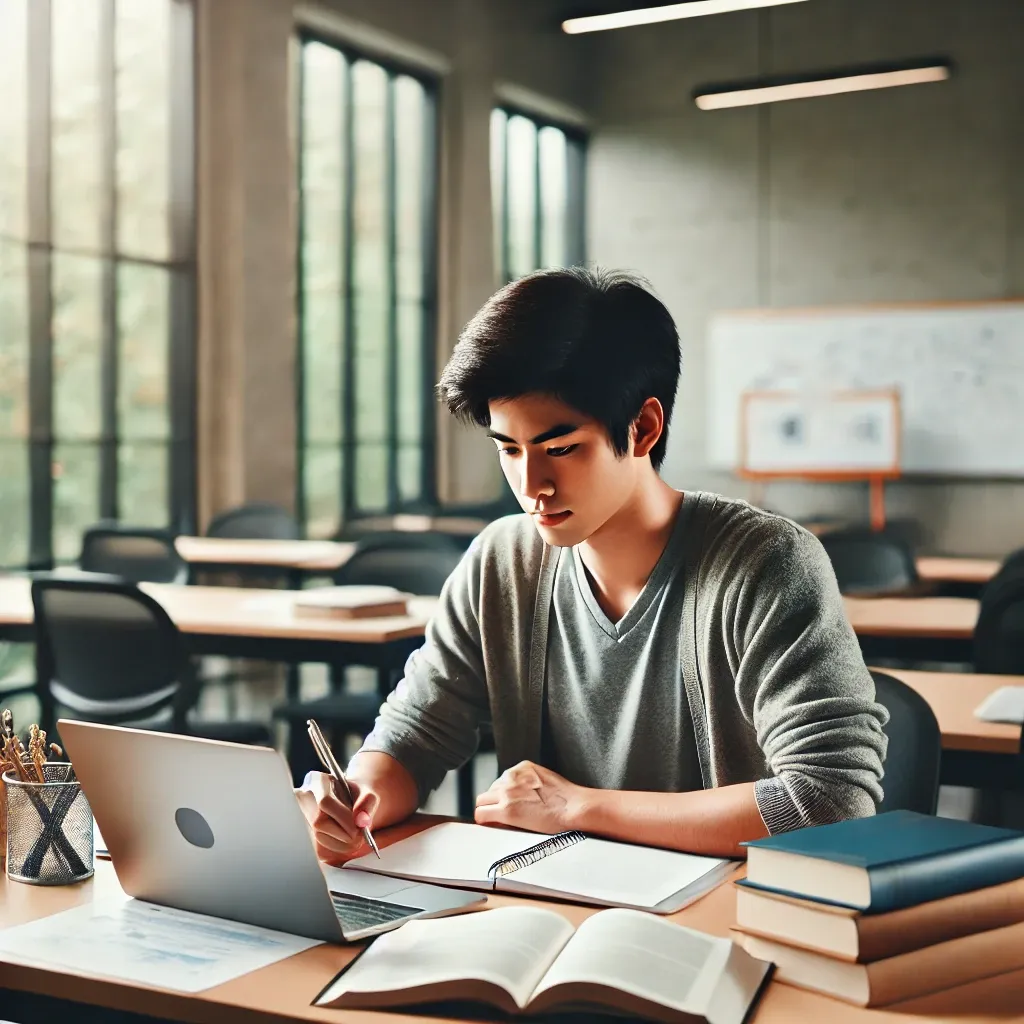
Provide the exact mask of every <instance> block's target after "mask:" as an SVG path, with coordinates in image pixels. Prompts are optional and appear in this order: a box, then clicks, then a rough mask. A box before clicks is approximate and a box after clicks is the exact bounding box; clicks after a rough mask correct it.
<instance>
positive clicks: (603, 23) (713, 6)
mask: <svg viewBox="0 0 1024 1024" xmlns="http://www.w3.org/2000/svg"><path fill="white" fill-rule="evenodd" d="M803 2H804V0H690V2H689V3H685V4H667V5H665V6H663V7H644V8H643V9H641V10H639V11H619V12H617V13H616V14H595V15H592V16H591V17H589V18H570V19H569V20H568V21H563V22H562V31H563V32H568V33H569V34H570V35H576V34H578V33H580V32H605V31H607V30H608V29H612V28H632V27H633V26H634V25H654V24H655V23H657V22H659V21H677V20H679V19H680V18H700V17H703V16H704V15H706V14H728V13H729V12H730V11H750V10H754V9H755V8H758V7H778V6H780V5H781V4H799V3H803Z"/></svg>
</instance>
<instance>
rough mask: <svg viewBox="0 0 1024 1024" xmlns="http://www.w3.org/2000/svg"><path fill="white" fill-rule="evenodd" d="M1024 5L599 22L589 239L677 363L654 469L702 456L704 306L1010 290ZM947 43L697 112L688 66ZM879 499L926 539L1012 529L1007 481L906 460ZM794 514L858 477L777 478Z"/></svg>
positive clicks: (1022, 516) (1019, 248)
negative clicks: (668, 337)
mask: <svg viewBox="0 0 1024 1024" xmlns="http://www.w3.org/2000/svg"><path fill="white" fill-rule="evenodd" d="M1022 38H1024V5H1021V4H1019V3H1017V2H1015V0H973V2H971V3H969V4H968V3H963V2H962V0H898V2H897V0H813V2H811V3H806V4H795V5H792V6H786V7H780V8H777V9H774V10H767V11H764V12H760V13H756V12H745V13H739V14H732V15H723V16H719V17H709V18H700V19H694V20H692V21H681V22H675V23H671V24H667V25H661V26H653V27H649V28H637V29H630V30H627V31H622V32H614V33H607V34H602V36H600V37H598V36H595V37H594V39H593V42H592V43H591V44H590V45H591V47H592V52H591V57H590V60H589V64H590V66H591V67H593V68H594V69H596V70H595V82H594V85H595V101H594V102H595V108H596V117H597V122H598V127H597V130H596V132H595V134H594V136H593V137H592V144H591V159H590V168H589V172H590V179H589V184H590V188H589V203H588V207H589V209H588V225H589V242H590V248H589V255H590V257H591V258H592V259H594V260H596V261H598V262H601V263H603V264H606V265H612V266H625V267H631V268H634V269H636V270H639V271H640V272H642V273H644V274H646V275H647V276H648V277H649V278H650V280H651V281H652V283H653V284H654V285H655V287H656V289H657V290H658V291H659V293H660V294H661V295H662V297H663V298H664V299H665V301H666V302H667V304H668V306H669V308H670V309H671V311H672V313H673V314H674V315H675V317H676V319H677V321H678V323H679V326H680V330H681V334H682V337H683V356H684V371H683V374H684V376H683V385H682V389H681V394H680V398H679V407H678V412H677V414H676V417H675V421H674V431H673V434H672V437H671V441H670V444H669V450H668V457H667V461H666V469H665V473H666V476H667V478H668V479H669V480H670V481H671V482H672V483H673V484H675V485H677V486H682V487H708V488H711V489H715V490H719V491H723V492H726V493H738V494H744V493H746V486H745V485H744V484H742V483H740V482H737V481H735V480H733V479H732V478H730V477H728V476H723V475H720V474H715V473H713V472H711V471H709V470H708V469H707V468H706V466H705V464H704V447H705V438H704V394H703V390H704V389H703V380H704V369H705V352H704V329H705V324H706V322H707V318H708V316H709V315H710V314H712V313H713V312H714V311H715V310H717V309H723V308H736V307H748V306H790V305H819V304H830V303H861V302H880V301H901V300H926V301H929V300H944V299H992V298H1002V297H1008V296H1019V295H1021V294H1024V174H1022V172H1021V167H1022V165H1024V120H1022V117H1021V114H1022V106H1024V103H1022V99H1024V62H1022V61H1021V58H1020V40H1021V39H1022ZM936 53H940V54H941V53H948V54H950V55H951V56H952V57H953V58H954V60H956V62H957V64H958V71H957V74H956V76H955V78H954V79H953V80H952V81H950V82H948V83H944V84H941V85H929V86H920V87H913V88H906V89H896V90H889V91H883V92H873V93H859V94H851V95H847V96H838V97H832V98H827V99H816V100H809V101H801V102H794V103H783V104H777V105H774V106H771V107H761V108H747V109H738V110H729V111H717V112H702V111H699V110H697V108H696V107H695V106H694V105H693V102H692V100H691V99H690V94H691V91H692V89H693V87H694V86H695V85H697V84H699V83H702V82H709V81H716V80H717V81H722V80H728V79H734V78H743V77H747V76H751V75H755V74H758V73H764V72H770V71H778V72H783V71H799V70H808V69H814V68H821V67H830V66H840V65H844V64H853V63H857V62H863V61H869V60H885V59H897V58H900V57H912V56H921V55H928V54H936ZM887 493H888V507H889V511H890V514H891V515H893V516H899V517H911V518H914V519H916V520H919V521H920V522H921V524H922V525H923V527H924V530H925V543H927V544H928V545H929V546H931V547H934V548H936V549H939V550H948V551H954V552H962V553H971V552H977V553H992V554H1001V553H1004V552H1005V551H1007V550H1009V549H1010V548H1013V547H1018V546H1020V545H1022V544H1024V483H1014V482H998V481H980V482H979V481H956V480H928V481H923V480H918V481H902V482H899V483H897V484H894V485H891V486H890V487H889V489H888V492H887ZM764 501H765V504H767V505H769V506H771V507H773V508H777V509H779V510H781V511H783V512H785V513H787V514H790V515H797V516H800V515H807V514H810V513H813V512H830V513H835V514H844V515H857V516H863V515H864V514H865V512H866V494H865V489H864V488H863V487H861V486H859V485H834V486H828V485H813V486H810V485H798V484H792V485H791V484H773V485H772V486H771V487H769V488H768V489H767V492H766V493H765V495H764Z"/></svg>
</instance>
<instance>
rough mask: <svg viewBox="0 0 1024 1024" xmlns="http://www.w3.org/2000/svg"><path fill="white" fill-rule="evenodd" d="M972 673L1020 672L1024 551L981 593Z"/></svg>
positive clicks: (1008, 561) (1022, 662) (1023, 630)
mask: <svg viewBox="0 0 1024 1024" xmlns="http://www.w3.org/2000/svg"><path fill="white" fill-rule="evenodd" d="M974 671H975V672H992V673H997V674H1000V675H1002V674H1007V675H1019V674H1021V673H1024V550H1021V551H1015V552H1014V553H1013V554H1011V555H1010V556H1009V557H1008V558H1007V559H1006V560H1005V561H1004V562H1003V565H1002V567H1001V568H1000V570H999V572H997V573H996V574H995V576H993V577H992V579H991V580H989V582H988V584H987V585H986V586H985V589H984V590H983V591H982V592H981V605H980V608H979V611H978V621H977V623H976V624H975V626H974Z"/></svg>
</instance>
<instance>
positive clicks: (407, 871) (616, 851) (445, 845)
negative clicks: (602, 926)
mask: <svg viewBox="0 0 1024 1024" xmlns="http://www.w3.org/2000/svg"><path fill="white" fill-rule="evenodd" d="M345 866H346V868H354V869H356V870H358V871H372V872H375V873H377V874H382V875H393V876H395V877H398V878H408V879H411V880H413V881H416V882H432V883H434V884H435V885H453V886H458V887H459V888H463V889H485V890H487V891H495V892H509V893H518V894H520V895H524V896H548V897H554V898H557V899H563V900H571V901H575V902H578V903H590V904H595V905H597V906H605V907H633V908H635V909H637V910H651V911H654V912H655V913H660V914H671V913H673V912H674V911H676V910H679V908H680V907H684V906H686V904H687V903H692V902H693V901H694V900H696V899H699V898H700V897H701V896H703V895H704V894H705V893H706V892H708V891H710V890H711V889H713V888H714V887H715V886H717V885H718V884H719V883H720V882H722V881H723V880H724V879H725V878H726V876H727V875H728V874H729V873H730V872H731V871H732V870H733V869H734V868H735V867H736V864H735V862H734V861H730V860H721V859H719V858H717V857H697V856H694V855H692V854H687V853H677V852H675V851H674V850H661V849H656V848H654V847H651V846H631V845H629V844H627V843H615V842H611V841H610V840H606V839H594V838H592V837H589V836H585V835H584V834H583V833H582V832H562V833H559V834H558V835H556V836H547V835H542V834H540V833H537V832H520V831H517V830H514V829H503V828H492V827H489V826H487V825H470V824H466V823H463V822H456V821H446V822H443V823H442V824H440V825H434V826H432V827H431V828H428V829H424V830H423V831H422V832H417V833H416V835H413V836H409V837H408V838H407V839H401V840H399V841H398V842H397V843H393V844H392V845H391V846H388V847H387V848H386V849H383V850H381V851H380V859H379V860H378V859H377V858H376V857H375V856H374V855H373V854H369V855H367V856H365V857H357V858H356V859H355V860H350V861H349V862H348V863H347V864H346V865H345Z"/></svg>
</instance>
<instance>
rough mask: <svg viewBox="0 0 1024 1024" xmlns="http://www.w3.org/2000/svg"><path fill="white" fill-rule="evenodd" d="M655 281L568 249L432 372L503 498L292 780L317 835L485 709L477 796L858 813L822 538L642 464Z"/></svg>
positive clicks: (718, 847) (874, 722)
mask: <svg viewBox="0 0 1024 1024" xmlns="http://www.w3.org/2000/svg"><path fill="white" fill-rule="evenodd" d="M679 368H680V359H679V342H678V336H677V333H676V328H675V324H674V323H673V321H672V318H671V316H670V315H669V313H668V311H667V310H666V309H665V307H664V306H663V305H662V304H661V302H659V301H658V300H657V299H656V298H655V297H654V296H653V295H652V294H651V293H650V292H649V291H648V290H646V288H645V287H644V286H643V284H642V283H641V282H640V281H638V280H637V279H635V278H633V277H630V276H628V275H626V274H623V273H607V272H601V271H590V270H582V269H573V270H558V271H544V272H541V273H537V274H533V275H530V276H529V277H525V278H523V279H521V280H519V281H516V282H514V283H513V284H510V285H508V286H507V287H505V288H503V289H502V290H501V291H499V292H498V293H497V294H496V295H494V296H493V297H492V298H491V299H490V300H489V301H488V302H487V303H486V305H485V306H484V307H483V308H482V309H481V310H480V312H479V313H478V314H477V315H476V316H475V317H474V318H473V320H472V321H470V323H469V324H468V325H467V326H466V328H465V330H464V331H463V333H462V336H461V338H460V340H459V343H458V345H457V346H456V348H455V351H454V353H453V354H452V357H451V359H450V361H449V363H448V365H447V367H446V368H445V370H444V373H443V374H442V376H441V381H440V384H439V391H440V394H441V396H442V397H443V399H444V400H445V402H446V403H447V405H448V408H449V409H450V410H451V411H452V412H453V413H454V414H455V415H456V416H459V417H463V418H468V419H471V420H473V421H475V422H476V423H478V424H480V425H481V426H485V427H487V428H488V434H489V435H490V437H492V438H493V439H494V443H495V447H496V449H497V457H498V459H499V460H500V462H501V466H502V469H503V471H504V473H505V477H506V479H507V480H508V482H509V485H510V486H511V488H512V490H513V491H514V492H515V494H516V495H517V496H518V498H519V501H520V504H521V505H522V508H523V511H524V513H525V514H524V515H518V516H509V517H507V518H504V519H500V520H498V521H497V522H495V523H492V524H491V525H490V526H488V527H487V529H485V530H484V531H483V533H481V534H480V536H479V537H478V538H477V539H476V540H475V541H474V543H473V545H472V546H471V548H470V550H469V551H468V552H467V554H466V556H465V557H464V558H463V560H462V562H461V564H460V565H459V567H458V568H457V569H456V571H455V572H454V573H453V575H452V577H451V578H450V579H449V581H448V583H447V585H446V587H445V590H444V593H443V594H442V595H441V601H440V606H439V607H438V610H437V614H436V616H435V617H434V619H433V621H432V622H431V624H430V626H429V627H428V629H427V634H426V642H425V644H424V646H423V647H422V648H421V649H420V650H419V651H417V652H416V653H415V654H414V655H413V656H412V657H411V658H410V659H409V662H408V664H407V665H406V670H405V678H404V679H403V681H402V682H401V683H400V685H399V686H398V688H397V689H396V690H395V692H394V693H393V694H391V696H389V697H388V700H387V702H386V703H385V704H384V706H383V707H382V708H381V712H380V717H379V718H378V719H377V723H376V725H375V727H374V729H373V731H372V733H371V734H370V735H369V736H368V737H367V739H366V741H365V743H364V744H363V746H362V748H361V750H360V751H359V753H358V754H356V756H355V757H354V758H353V760H352V764H351V770H350V771H351V774H350V778H351V779H352V780H353V782H354V783H355V784H356V787H357V788H358V798H357V800H356V802H355V807H354V812H349V811H348V810H347V809H346V808H345V807H344V806H343V805H342V803H341V802H340V801H339V800H338V799H337V797H336V796H335V795H334V792H333V790H332V788H331V780H330V779H329V778H328V777H327V776H324V775H322V774H320V773H311V774H310V775H309V776H307V778H306V781H305V784H304V785H303V787H302V789H300V790H299V791H298V796H299V801H300V804H301V806H302V808H303V811H304V813H305V815H306V817H307V820H308V821H309V823H310V825H311V827H312V829H313V832H314V836H315V841H316V845H317V851H318V853H319V855H320V856H321V857H322V858H323V859H325V860H339V859H343V858H345V857H346V856H349V855H351V854H352V853H353V852H354V851H356V849H357V847H358V845H359V842H360V839H359V831H358V828H359V827H361V826H363V825H371V824H372V826H373V827H375V828H381V827H384V826H386V825H390V824H393V823H395V822H397V821H400V820H402V819H403V818H405V817H407V816H408V815H409V814H411V813H412V812H413V811H414V810H415V809H416V808H417V807H418V806H419V805H420V804H421V802H422V801H423V800H424V799H425V797H426V796H427V794H428V793H429V792H430V791H431V790H432V789H433V788H435V787H436V786H437V785H438V784H439V783H440V781H441V779H442V778H443V777H444V774H445V772H446V771H448V770H449V769H452V768H455V767H457V766H459V765H460V764H462V763H463V762H465V761H466V760H467V759H468V758H469V757H470V756H472V754H473V752H474V750H475V748H476V745H477V739H478V730H479V729H480V727H481V725H482V724H483V723H487V722H489V723H490V724H491V727H492V729H493V732H494V739H495V745H496V748H497V756H498V764H499V767H500V768H501V769H503V770H502V774H501V777H500V778H499V779H498V780H497V782H495V783H494V785H493V786H491V788H490V789H489V790H488V791H487V792H486V793H483V794H481V795H480V797H479V798H478V800H477V808H476V820H477V821H478V822H482V823H488V824H490V823H494V824H506V825H513V826H517V827H520V828H524V829H529V830H532V831H537V832H551V833H553V832H559V831H561V830H563V829H570V828H577V829H581V830H582V831H584V832H589V833H593V834H597V835H602V836H608V837H611V838H614V839H623V840H628V841H630V842H639V843H648V844H651V845H656V846H664V847H672V848H675V849H679V850H688V851H691V852H696V853H708V854H721V855H731V856H735V855H738V854H742V848H741V847H740V846H739V845H738V844H739V843H740V842H741V841H743V840H746V839H755V838H758V837H761V836H764V835H766V834H769V833H778V832H784V831H786V830H788V829H793V828H799V827H802V826H805V825H818V824H824V823H826V822H832V821H837V820H840V819H843V818H847V817H854V816H858V815H868V814H873V813H874V811H875V807H876V806H877V804H878V802H879V801H880V800H881V797H882V789H881V784H880V783H881V778H882V761H883V759H884V756H885V747H886V738H885V735H884V733H883V731H882V726H883V725H884V724H885V722H886V719H887V714H886V711H885V709H884V708H883V707H881V706H880V705H879V704H877V703H876V702H875V700H874V685H873V683H872V680H871V677H870V675H869V674H868V672H867V670H866V668H865V667H864V661H863V659H862V657H861V654H860V650H859V648H858V645H857V641H856V638H855V637H854V635H853V631H852V630H851V628H850V626H849V624H848V622H847V620H846V617H845V615H844V611H843V604H842V600H841V598H840V596H839V591H838V589H837V586H836V581H835V576H834V574H833V572H832V569H831V566H830V565H829V562H828V559H827V557H826V556H825V553H824V551H823V549H822V547H821V545H820V544H819V543H818V542H817V541H816V540H815V539H814V538H813V537H812V536H811V535H810V534H809V533H807V532H805V531H804V530H802V529H800V528H799V527H798V526H796V525H794V524H793V523H791V522H789V521H788V520H786V519H782V518H780V517H778V516H774V515H770V514H769V513H767V512H762V511H760V510H758V509H755V508H752V507H751V506H749V505H748V504H746V503H745V502H742V501H736V500H732V499H726V498H722V497H719V496H716V495H712V494H703V493H698V492H686V493H685V494H684V493H682V492H680V491H676V490H674V489H673V488H671V487H669V486H668V484H666V483H665V482H664V481H663V480H662V479H661V478H660V477H659V475H658V468H659V467H660V465H661V463H662V460H663V459H664V456H665V445H666V441H667V437H668V422H669V419H670V417H671V415H672V407H673V404H674V401H675V394H676V386H677V382H678V378H679Z"/></svg>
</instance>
